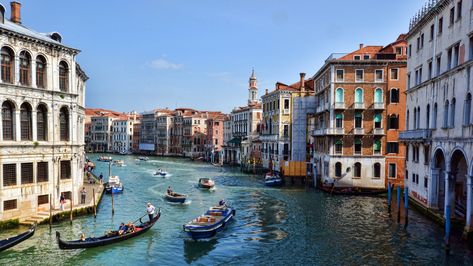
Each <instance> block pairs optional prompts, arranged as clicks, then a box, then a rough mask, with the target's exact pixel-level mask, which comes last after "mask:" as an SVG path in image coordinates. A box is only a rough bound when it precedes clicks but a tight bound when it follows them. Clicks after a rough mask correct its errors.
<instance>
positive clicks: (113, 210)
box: [111, 189, 115, 215]
mask: <svg viewBox="0 0 473 266" xmlns="http://www.w3.org/2000/svg"><path fill="white" fill-rule="evenodd" d="M111 195H112V215H114V214H115V203H114V201H113V189H112V194H111Z"/></svg>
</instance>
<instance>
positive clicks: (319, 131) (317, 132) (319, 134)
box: [312, 128, 325, 136]
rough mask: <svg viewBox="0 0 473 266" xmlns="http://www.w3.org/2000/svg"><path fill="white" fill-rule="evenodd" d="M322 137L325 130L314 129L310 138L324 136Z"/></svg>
mask: <svg viewBox="0 0 473 266" xmlns="http://www.w3.org/2000/svg"><path fill="white" fill-rule="evenodd" d="M324 135H325V128H321V129H314V130H313V131H312V136H324Z"/></svg>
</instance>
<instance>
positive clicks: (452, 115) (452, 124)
mask: <svg viewBox="0 0 473 266" xmlns="http://www.w3.org/2000/svg"><path fill="white" fill-rule="evenodd" d="M456 104H457V100H456V99H455V98H453V99H452V103H451V105H450V106H451V107H450V127H451V128H454V127H455V106H456Z"/></svg>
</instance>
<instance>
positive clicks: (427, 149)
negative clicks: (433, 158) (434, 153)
mask: <svg viewBox="0 0 473 266" xmlns="http://www.w3.org/2000/svg"><path fill="white" fill-rule="evenodd" d="M429 158H430V146H427V145H424V164H425V165H428V164H429Z"/></svg>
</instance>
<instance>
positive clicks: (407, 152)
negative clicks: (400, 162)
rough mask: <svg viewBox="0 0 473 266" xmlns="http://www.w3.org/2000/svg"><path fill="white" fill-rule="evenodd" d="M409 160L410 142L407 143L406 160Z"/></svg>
mask: <svg viewBox="0 0 473 266" xmlns="http://www.w3.org/2000/svg"><path fill="white" fill-rule="evenodd" d="M408 161H409V144H406V162H408Z"/></svg>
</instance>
